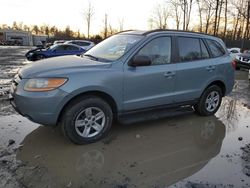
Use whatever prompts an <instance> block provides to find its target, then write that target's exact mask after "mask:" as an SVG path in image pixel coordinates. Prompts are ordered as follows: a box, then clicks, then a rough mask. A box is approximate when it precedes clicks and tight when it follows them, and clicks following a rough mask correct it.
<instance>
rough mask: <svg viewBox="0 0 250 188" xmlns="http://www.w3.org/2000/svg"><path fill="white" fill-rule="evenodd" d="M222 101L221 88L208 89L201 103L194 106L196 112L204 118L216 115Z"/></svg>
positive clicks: (215, 86)
mask: <svg viewBox="0 0 250 188" xmlns="http://www.w3.org/2000/svg"><path fill="white" fill-rule="evenodd" d="M221 101H222V90H221V88H220V87H219V86H217V85H213V86H210V87H208V88H207V89H206V90H205V91H204V92H203V94H202V96H201V98H200V100H199V102H198V103H197V104H196V105H195V106H194V109H195V111H196V112H197V113H198V114H199V115H202V116H210V115H213V114H215V113H216V112H217V111H218V109H219V107H220V105H221Z"/></svg>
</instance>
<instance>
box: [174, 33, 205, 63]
mask: <svg viewBox="0 0 250 188" xmlns="http://www.w3.org/2000/svg"><path fill="white" fill-rule="evenodd" d="M178 45H179V56H180V60H181V61H182V62H183V61H194V60H198V59H201V49H200V41H199V39H196V38H188V37H179V38H178Z"/></svg>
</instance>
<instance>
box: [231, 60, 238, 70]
mask: <svg viewBox="0 0 250 188" xmlns="http://www.w3.org/2000/svg"><path fill="white" fill-rule="evenodd" d="M232 66H233V68H234V69H235V70H236V66H237V62H236V61H234V60H233V61H232Z"/></svg>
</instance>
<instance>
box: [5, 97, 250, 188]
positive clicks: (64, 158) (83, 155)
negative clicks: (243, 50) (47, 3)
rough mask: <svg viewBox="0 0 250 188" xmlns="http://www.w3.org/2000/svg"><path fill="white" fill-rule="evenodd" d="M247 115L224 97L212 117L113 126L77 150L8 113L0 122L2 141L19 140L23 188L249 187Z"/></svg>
mask: <svg viewBox="0 0 250 188" xmlns="http://www.w3.org/2000/svg"><path fill="white" fill-rule="evenodd" d="M249 115H250V110H249V109H248V108H247V107H245V106H244V105H242V104H241V103H240V102H237V101H235V100H232V99H231V98H229V97H227V98H225V100H224V102H223V105H222V107H221V109H220V111H219V112H218V113H217V114H216V116H211V117H199V116H197V115H195V114H191V115H183V116H181V118H180V117H179V118H167V119H162V120H159V121H151V122H147V123H137V124H132V125H114V126H113V129H112V131H111V133H110V135H109V136H108V137H106V138H105V139H103V140H102V141H99V142H97V143H94V144H90V145H84V146H76V145H73V144H71V143H70V142H68V141H67V140H65V138H64V137H63V136H62V135H61V133H60V130H58V129H51V128H46V127H38V125H36V124H33V123H31V122H29V121H28V120H25V119H23V118H21V117H20V116H19V115H13V116H10V117H11V118H8V116H5V117H0V122H1V127H4V128H3V130H4V132H2V131H1V135H2V134H3V135H5V136H2V139H3V140H1V143H4V145H8V144H9V139H10V138H17V139H16V140H15V144H17V145H18V144H19V143H20V140H22V138H24V140H23V142H22V143H21V147H20V148H19V149H17V158H16V159H17V161H18V162H20V164H21V165H19V166H18V168H16V169H15V170H14V177H15V178H16V179H17V182H18V183H20V185H25V186H27V187H87V188H89V187H90V188H91V187H104V188H105V187H109V188H110V187H114V188H116V187H126V188H129V187H159V188H160V187H168V186H170V187H206V186H207V185H210V187H248V186H249V185H250V179H249V176H248V173H249V171H248V167H249V162H248V161H249V160H250V156H249V154H248V152H249V153H250V150H248V147H249V148H250V146H248V144H249V143H250V137H249V136H248V135H249V128H248V126H249V125H248V122H249V121H250V119H249V118H250V116H249ZM20 118H21V119H22V120H20ZM19 121H23V122H19ZM9 124H11V125H12V126H13V129H11V128H9ZM10 127H11V126H10ZM16 127H19V129H17V130H15V128H16ZM37 127H38V128H37ZM32 130H33V131H32ZM11 134H12V135H13V136H11ZM25 134H27V136H25ZM15 135H20V136H19V137H18V136H17V137H16V136H15ZM13 145H14V144H13ZM10 166H11V165H10ZM176 182H177V183H176Z"/></svg>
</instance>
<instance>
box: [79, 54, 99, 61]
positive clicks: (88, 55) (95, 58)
mask: <svg viewBox="0 0 250 188" xmlns="http://www.w3.org/2000/svg"><path fill="white" fill-rule="evenodd" d="M82 56H86V57H90V58H92V59H94V60H95V61H98V60H99V59H98V58H97V57H95V56H93V55H90V54H83V55H82Z"/></svg>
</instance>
